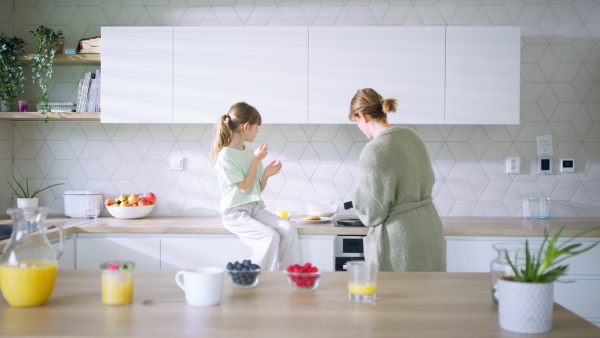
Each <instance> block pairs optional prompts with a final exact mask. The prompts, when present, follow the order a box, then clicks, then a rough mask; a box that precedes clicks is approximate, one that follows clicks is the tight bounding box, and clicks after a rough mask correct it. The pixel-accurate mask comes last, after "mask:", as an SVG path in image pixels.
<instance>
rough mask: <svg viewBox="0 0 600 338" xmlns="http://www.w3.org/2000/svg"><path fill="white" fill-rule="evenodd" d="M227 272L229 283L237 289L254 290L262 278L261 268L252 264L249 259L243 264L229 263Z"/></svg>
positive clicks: (226, 268)
mask: <svg viewBox="0 0 600 338" xmlns="http://www.w3.org/2000/svg"><path fill="white" fill-rule="evenodd" d="M225 271H227V274H228V275H229V281H230V282H231V283H232V284H233V286H235V287H237V288H253V287H255V286H256V285H257V284H258V279H259V277H260V271H261V269H260V266H258V265H257V264H252V261H250V260H249V259H245V260H243V261H242V262H241V263H240V262H238V261H235V262H234V263H231V262H229V263H227V266H226V267H225Z"/></svg>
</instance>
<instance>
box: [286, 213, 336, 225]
mask: <svg viewBox="0 0 600 338" xmlns="http://www.w3.org/2000/svg"><path fill="white" fill-rule="evenodd" d="M289 220H290V221H292V222H297V223H326V222H331V221H332V218H331V217H319V216H310V215H306V216H301V217H290V218H289Z"/></svg>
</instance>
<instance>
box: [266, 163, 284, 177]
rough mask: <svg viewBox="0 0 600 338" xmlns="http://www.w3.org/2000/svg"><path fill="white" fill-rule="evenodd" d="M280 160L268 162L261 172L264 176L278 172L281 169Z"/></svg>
mask: <svg viewBox="0 0 600 338" xmlns="http://www.w3.org/2000/svg"><path fill="white" fill-rule="evenodd" d="M281 166H282V165H281V161H273V162H271V163H269V165H268V166H267V167H266V168H265V172H264V173H263V176H264V177H271V176H273V175H277V174H279V172H280V171H281Z"/></svg>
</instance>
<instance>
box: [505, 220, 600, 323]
mask: <svg viewBox="0 0 600 338" xmlns="http://www.w3.org/2000/svg"><path fill="white" fill-rule="evenodd" d="M564 228H565V226H563V227H562V228H561V229H560V230H558V232H557V233H556V234H555V235H554V236H552V238H550V239H548V237H549V233H548V230H546V231H545V236H544V240H543V242H542V245H541V246H540V247H539V249H538V250H537V252H532V251H530V246H529V241H527V240H526V241H525V252H524V254H525V259H524V260H522V261H523V262H522V263H521V264H519V263H518V261H519V257H518V255H519V253H518V252H517V253H514V256H513V257H511V256H510V255H509V251H505V258H506V260H507V262H508V264H509V265H510V267H511V268H512V272H513V275H512V276H505V277H502V278H500V279H499V280H498V290H497V297H498V314H499V321H500V327H501V328H502V329H504V330H507V331H511V332H517V333H532V334H533V333H545V332H549V331H550V330H551V329H552V311H553V308H554V282H555V281H557V280H558V278H559V277H561V276H563V275H564V274H565V273H566V272H567V270H568V268H569V265H568V264H567V265H558V264H559V263H561V262H563V261H564V260H565V259H567V258H570V257H573V256H576V255H579V254H582V253H584V252H586V251H589V250H591V249H592V248H594V247H595V246H596V245H598V242H596V243H593V244H591V245H588V246H587V247H585V248H581V247H582V246H583V243H572V241H573V240H574V239H576V238H578V237H580V236H582V235H584V234H586V233H588V232H590V231H594V230H598V229H590V230H587V231H583V232H581V233H579V234H578V235H576V236H574V237H571V238H570V239H569V240H567V241H564V242H561V243H559V242H558V240H559V238H560V236H561V234H562V232H563V230H564Z"/></svg>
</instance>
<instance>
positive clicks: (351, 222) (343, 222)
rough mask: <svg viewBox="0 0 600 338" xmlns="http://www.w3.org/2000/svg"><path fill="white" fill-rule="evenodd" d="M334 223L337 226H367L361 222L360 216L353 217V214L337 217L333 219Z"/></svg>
mask: <svg viewBox="0 0 600 338" xmlns="http://www.w3.org/2000/svg"><path fill="white" fill-rule="evenodd" d="M333 225H334V226H336V227H364V226H365V225H364V224H363V222H361V220H360V219H358V217H352V216H346V217H343V216H340V217H335V218H334V219H333Z"/></svg>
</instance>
